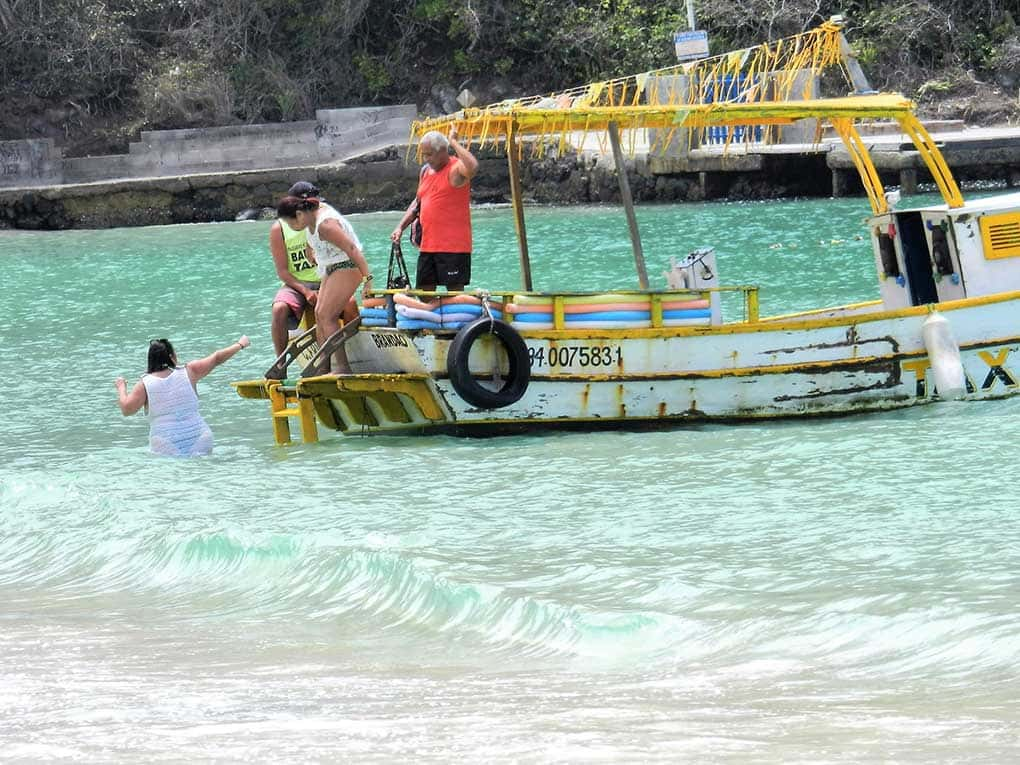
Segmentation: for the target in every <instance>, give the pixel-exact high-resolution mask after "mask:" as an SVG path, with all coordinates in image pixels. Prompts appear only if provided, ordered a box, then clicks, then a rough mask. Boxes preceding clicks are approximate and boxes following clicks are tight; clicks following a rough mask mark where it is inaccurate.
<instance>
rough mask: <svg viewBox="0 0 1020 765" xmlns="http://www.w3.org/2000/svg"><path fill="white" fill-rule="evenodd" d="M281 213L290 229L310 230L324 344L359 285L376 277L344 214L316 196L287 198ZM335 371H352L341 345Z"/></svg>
mask: <svg viewBox="0 0 1020 765" xmlns="http://www.w3.org/2000/svg"><path fill="white" fill-rule="evenodd" d="M276 214H277V216H278V217H279V218H280V219H281V220H283V221H284V222H285V223H286V224H287V225H288V226H289V227H290V228H292V229H295V230H298V229H307V230H308V244H309V245H311V247H312V252H313V254H314V255H315V262H316V263H317V264H318V265H317V267H318V273H319V278H320V279H321V280H322V282H321V286H320V287H319V298H318V300H317V301H316V303H315V339H316V340H318V341H319V344H320V345H321V344H322V343H323V342H324V341H325V340H326V339H327V338H328V337H329V336H330V335H332V334H333V333H334V332H336V331H337V330H339V329H340V316H341V314H343V312H344V309H345V308H346V307H347V305H348V303H349V302H350V300H351V298H352V297H353V296H354V292H355V291H356V290H357V289H358V285H360V284H361V283H362V282H365V283H366V287H365V289H369V286H370V285H367V282H369V281H370V280H371V279H372V274H370V273H369V270H368V262H367V261H366V260H365V256H364V255H363V254H362V252H361V242H360V241H359V240H358V236H357V234H355V233H354V229H353V228H352V227H351V224H350V223H348V222H347V219H346V218H344V216H342V215H341V214H340V213H338V212H337V211H336V210H334V209H333V208H332V207H330V206H329V205H326V204H320V201H319V200H318V199H316V198H315V197H307V198H305V199H302V198H301V197H290V196H288V197H284V198H283V199H281V200H280V203H279V204H278V205H277V206H276ZM333 359H334V362H335V363H334V365H333V366H334V368H333V370H332V371H333V372H334V373H340V374H345V373H347V372H349V371H350V367H349V366H348V364H347V354H346V352H345V351H344V349H343V347H342V346H341V347H340V348H339V349H338V350H337V352H336V353H335V354H334V357H333Z"/></svg>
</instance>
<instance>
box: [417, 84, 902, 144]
mask: <svg viewBox="0 0 1020 765" xmlns="http://www.w3.org/2000/svg"><path fill="white" fill-rule="evenodd" d="M913 109H914V103H913V101H911V100H910V99H908V98H906V97H904V96H902V95H899V94H895V93H879V94H875V95H865V96H847V97H845V98H824V99H813V100H806V101H757V102H753V103H739V102H720V103H708V104H677V105H654V104H653V105H649V104H637V105H628V106H582V107H574V106H569V105H564V106H563V107H562V108H558V107H557V106H556V105H555V102H554V103H553V104H552V105H546V104H543V103H542V102H538V103H537V104H536V103H530V102H529V103H526V104H519V103H509V104H494V105H492V106H487V107H485V108H482V109H464V110H462V111H459V112H455V113H454V114H448V115H445V116H442V117H435V118H432V119H426V120H420V121H417V122H415V123H414V125H413V127H412V133H413V135H414V136H415V137H417V138H421V136H423V135H424V134H425V133H427V132H428V131H430V130H437V131H439V132H442V133H444V134H445V133H447V132H448V131H449V130H450V129H451V128H453V129H455V130H456V131H457V133H458V134H459V135H461V136H463V137H464V138H466V139H467V140H468V141H477V142H479V143H486V142H493V143H495V142H497V141H498V140H499V139H500V138H505V137H506V136H507V135H508V134H509V133H510V131H511V129H513V130H514V131H515V132H516V133H517V134H518V135H520V136H522V137H523V136H552V135H557V134H561V133H564V132H575V131H585V132H588V131H604V130H606V129H607V128H608V127H609V125H610V123H615V124H616V126H617V127H618V128H619V129H621V130H626V129H633V128H659V129H676V128H684V127H707V126H712V125H727V124H735V125H784V124H790V123H792V122H794V121H796V120H800V119H806V118H817V119H823V120H827V121H833V120H846V119H850V120H857V119H892V120H896V121H899V120H900V119H902V118H903V117H905V116H907V115H910V114H912V113H913Z"/></svg>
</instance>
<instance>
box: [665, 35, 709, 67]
mask: <svg viewBox="0 0 1020 765" xmlns="http://www.w3.org/2000/svg"><path fill="white" fill-rule="evenodd" d="M673 45H674V47H675V48H676V58H677V61H690V60H691V59H695V58H704V57H705V56H707V55H708V32H706V31H705V30H703V29H695V30H693V31H689V32H677V33H676V34H674V35H673Z"/></svg>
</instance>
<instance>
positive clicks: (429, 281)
mask: <svg viewBox="0 0 1020 765" xmlns="http://www.w3.org/2000/svg"><path fill="white" fill-rule="evenodd" d="M470 281H471V253H470V252H420V253H418V269H417V273H415V276H414V286H415V287H421V286H422V285H425V286H429V285H433V284H434V285H436V286H437V287H438V286H439V285H443V286H444V287H449V286H450V285H451V284H452V285H454V286H455V287H457V286H463V285H465V284H467V283H468V282H470Z"/></svg>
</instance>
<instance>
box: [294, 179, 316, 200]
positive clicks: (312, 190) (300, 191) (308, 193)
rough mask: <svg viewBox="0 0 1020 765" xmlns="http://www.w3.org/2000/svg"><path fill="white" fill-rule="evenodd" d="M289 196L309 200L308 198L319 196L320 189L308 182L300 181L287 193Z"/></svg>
mask: <svg viewBox="0 0 1020 765" xmlns="http://www.w3.org/2000/svg"><path fill="white" fill-rule="evenodd" d="M287 195H288V196H291V197H301V198H302V199H308V197H317V196H319V189H318V187H317V186H316V185H315V184H314V183H309V182H308V181H298V182H297V183H295V184H294V185H293V186H291V187H290V190H289V191H288V192H287Z"/></svg>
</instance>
